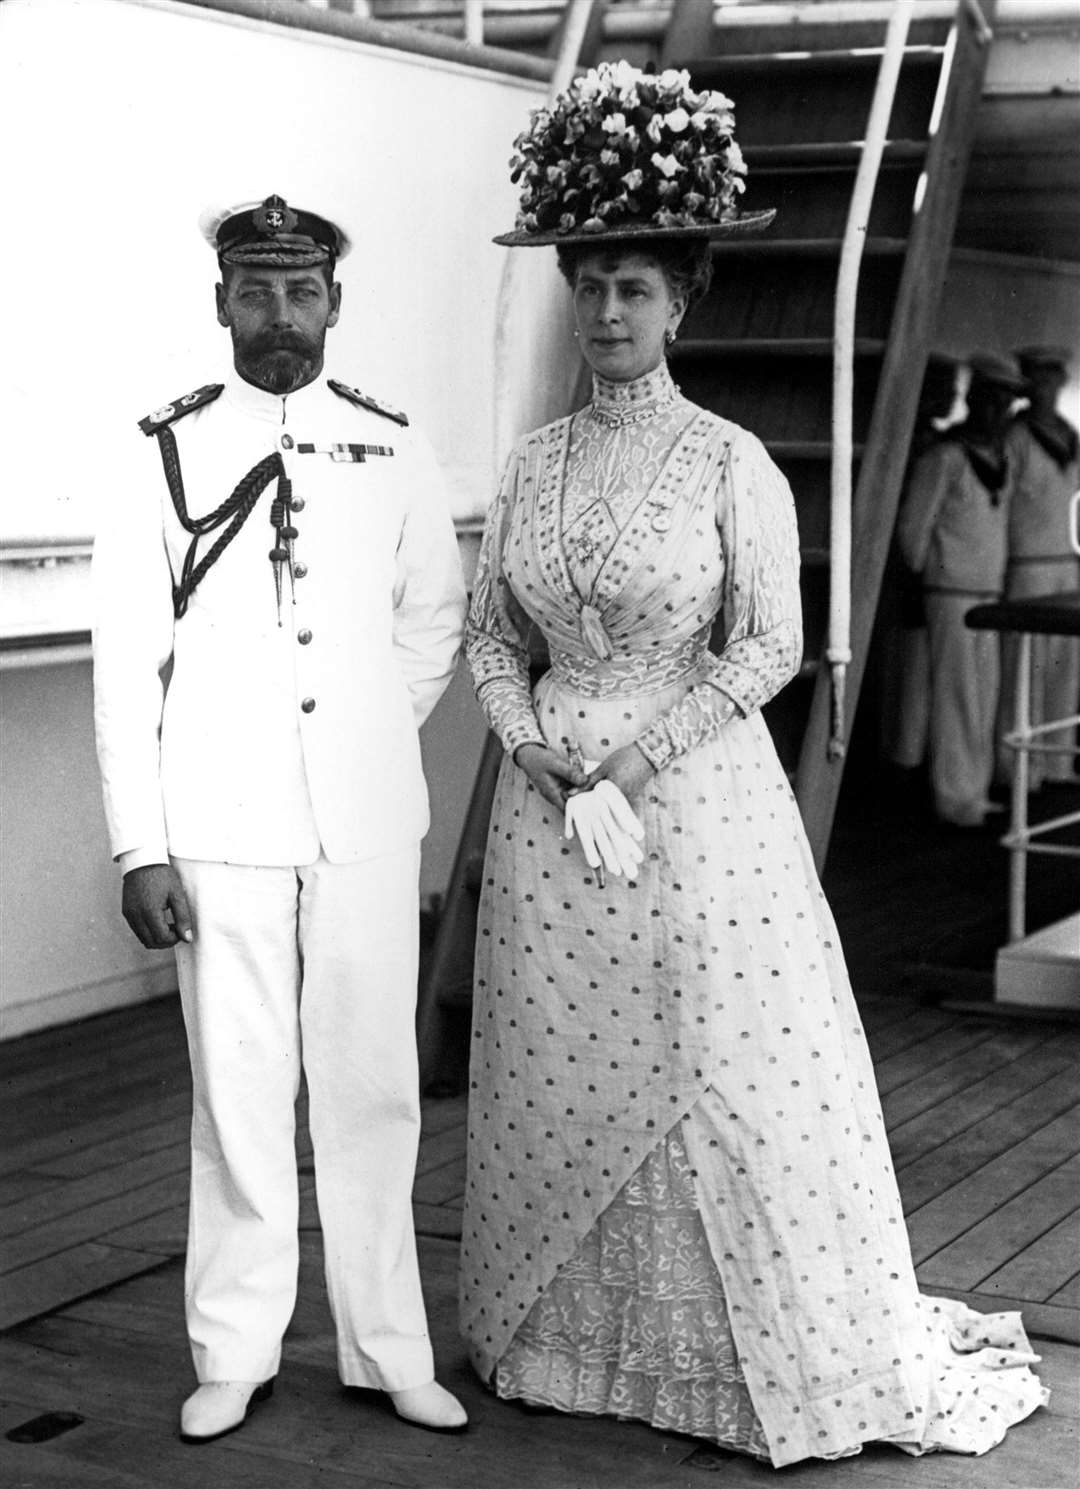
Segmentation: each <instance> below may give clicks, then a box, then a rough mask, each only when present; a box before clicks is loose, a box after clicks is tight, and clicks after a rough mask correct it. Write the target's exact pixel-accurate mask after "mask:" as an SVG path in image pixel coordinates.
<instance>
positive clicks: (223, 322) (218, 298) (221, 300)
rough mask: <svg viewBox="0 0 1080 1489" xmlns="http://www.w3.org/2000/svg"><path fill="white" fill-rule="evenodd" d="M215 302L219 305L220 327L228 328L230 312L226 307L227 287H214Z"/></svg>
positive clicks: (216, 285)
mask: <svg viewBox="0 0 1080 1489" xmlns="http://www.w3.org/2000/svg"><path fill="white" fill-rule="evenodd" d="M214 300H215V302H216V304H217V318H218V325H219V326H227V325H228V324H229V312H228V310H227V308H226V305H225V286H224V285H223V284H215V285H214Z"/></svg>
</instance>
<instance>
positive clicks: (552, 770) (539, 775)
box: [514, 744, 644, 812]
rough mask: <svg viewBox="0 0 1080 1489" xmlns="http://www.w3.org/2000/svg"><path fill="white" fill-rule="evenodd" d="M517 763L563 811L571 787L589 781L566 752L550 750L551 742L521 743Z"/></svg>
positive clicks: (515, 759) (551, 801) (543, 794)
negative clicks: (549, 744) (561, 753)
mask: <svg viewBox="0 0 1080 1489" xmlns="http://www.w3.org/2000/svg"><path fill="white" fill-rule="evenodd" d="M642 758H644V756H643V757H642ZM514 764H515V765H516V766H517V767H518V768H519V769H520V770H523V771H524V772H525V774H526V775H527V776H528V777H529V780H530V781H532V783H533V785H534V786H535V787H536V789H537V791H539V793H540V795H541V796H542V797H543V798H544V800H545V801H549V802H550V803H551V805H552V806H553V807H557V808H558V810H559V811H560V812H561V811H563V810H564V809H565V807H566V798H567V797H568V796H569V794H570V792H571V790H572V789H573V788H574V787H575V786H584V784H585V772H584V771H583V770H580V769H579V768H578V767H577V766H576V765H571V764H570V761H569V760H568V759H567V758H566V756H565V755H560V754H559V753H558V752H557V751H556V750H549V749H548V747H547V745H540V744H523V745H518V747H517V749H516V750H515V751H514Z"/></svg>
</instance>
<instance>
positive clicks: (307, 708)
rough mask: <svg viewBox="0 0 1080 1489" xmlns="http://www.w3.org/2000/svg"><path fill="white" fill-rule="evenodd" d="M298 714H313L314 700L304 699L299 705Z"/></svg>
mask: <svg viewBox="0 0 1080 1489" xmlns="http://www.w3.org/2000/svg"><path fill="white" fill-rule="evenodd" d="M300 712H301V713H314V712H315V699H314V698H305V699H304V701H303V702H302V703H301V705H300Z"/></svg>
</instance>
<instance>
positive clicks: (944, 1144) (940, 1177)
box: [890, 1070, 1080, 1213]
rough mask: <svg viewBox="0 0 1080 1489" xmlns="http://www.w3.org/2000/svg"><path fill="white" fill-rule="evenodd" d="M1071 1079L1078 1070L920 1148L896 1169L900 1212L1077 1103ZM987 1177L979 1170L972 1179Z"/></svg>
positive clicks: (945, 1187)
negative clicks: (901, 1203) (951, 1135)
mask: <svg viewBox="0 0 1080 1489" xmlns="http://www.w3.org/2000/svg"><path fill="white" fill-rule="evenodd" d="M1077 1085H1078V1073H1077V1072H1075V1071H1073V1070H1068V1071H1064V1072H1062V1073H1061V1074H1059V1075H1058V1076H1056V1077H1053V1078H1051V1080H1049V1081H1048V1082H1046V1084H1045V1085H1043V1086H1040V1087H1039V1092H1038V1100H1037V1101H1036V1100H1032V1099H1031V1097H1030V1095H1029V1094H1024V1095H1023V1096H1018V1097H1016V1098H1015V1099H1014V1100H1013V1101H1011V1102H1009V1103H1008V1104H1007V1105H1006V1106H1002V1107H998V1109H997V1110H996V1111H994V1112H992V1113H991V1114H990V1115H989V1116H988V1117H984V1118H983V1119H982V1121H980V1122H975V1123H973V1124H972V1125H971V1126H970V1127H966V1128H963V1129H962V1130H961V1132H960V1133H959V1134H957V1136H958V1137H959V1138H960V1141H950V1140H948V1138H947V1137H943V1138H942V1139H941V1141H940V1142H938V1143H936V1145H935V1146H934V1147H931V1148H924V1150H923V1151H922V1152H921V1153H920V1154H919V1156H918V1157H917V1158H913V1159H911V1160H910V1161H909V1162H908V1163H907V1164H905V1165H904V1166H903V1167H901V1168H900V1169H899V1170H898V1173H897V1180H898V1182H899V1185H900V1193H901V1195H902V1197H903V1201H904V1209H905V1212H906V1213H910V1212H912V1211H914V1210H917V1209H919V1208H920V1207H921V1206H923V1205H925V1204H928V1203H929V1202H930V1201H931V1200H932V1199H935V1198H936V1197H937V1196H938V1195H939V1194H944V1193H945V1192H946V1191H947V1190H950V1189H952V1188H953V1186H954V1185H956V1184H959V1183H960V1182H961V1181H962V1180H964V1179H967V1178H969V1177H970V1176H971V1175H974V1174H977V1173H979V1171H980V1170H982V1169H984V1168H985V1167H986V1166H987V1165H988V1164H990V1163H992V1162H993V1161H994V1160H995V1159H996V1158H998V1157H1000V1156H1001V1155H1002V1154H1003V1153H1007V1152H1009V1151H1010V1150H1011V1149H1012V1148H1015V1147H1016V1146H1017V1145H1018V1144H1019V1143H1021V1142H1024V1141H1025V1140H1026V1139H1027V1138H1029V1137H1033V1136H1034V1135H1035V1134H1036V1133H1038V1132H1041V1131H1042V1130H1043V1128H1045V1127H1048V1126H1049V1125H1050V1123H1051V1122H1054V1121H1057V1120H1058V1119H1059V1118H1062V1117H1065V1116H1066V1115H1067V1114H1068V1113H1069V1112H1070V1111H1072V1110H1073V1109H1074V1108H1075V1107H1076V1105H1077V1096H1078V1094H1080V1093H1078V1090H1077ZM890 1137H891V1133H890ZM990 1177H991V1176H990V1175H984V1176H983V1180H977V1181H976V1183H977V1185H981V1183H982V1182H983V1181H984V1180H985V1179H987V1178H990Z"/></svg>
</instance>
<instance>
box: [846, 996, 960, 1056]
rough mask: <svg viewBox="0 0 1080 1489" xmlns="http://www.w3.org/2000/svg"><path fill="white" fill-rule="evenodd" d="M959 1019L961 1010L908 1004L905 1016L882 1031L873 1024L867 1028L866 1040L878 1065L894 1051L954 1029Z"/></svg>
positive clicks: (896, 1051)
mask: <svg viewBox="0 0 1080 1489" xmlns="http://www.w3.org/2000/svg"><path fill="white" fill-rule="evenodd" d="M960 1022H961V1020H960V1016H959V1014H955V1013H942V1012H941V1010H940V1009H938V1008H920V1007H914V1008H913V1007H912V1006H911V1004H908V1014H907V1017H906V1018H902V1019H897V1020H896V1021H895V1022H893V1023H890V1024H889V1025H887V1026H886V1027H885V1028H884V1029H882V1030H881V1031H878V1030H875V1029H874V1028H872V1027H871V1028H868V1029H866V1042H867V1044H868V1045H869V1046H870V1054H871V1056H872V1057H873V1061H874V1066H875V1068H876V1067H877V1066H879V1065H881V1064H884V1062H885V1061H886V1060H888V1059H890V1058H891V1057H892V1056H893V1055H897V1054H901V1053H902V1052H903V1051H904V1050H906V1049H911V1048H913V1047H914V1046H916V1045H921V1044H923V1043H924V1042H925V1041H926V1040H928V1039H930V1038H932V1037H933V1036H934V1035H936V1034H939V1033H940V1032H941V1031H942V1030H945V1029H954V1028H955V1027H956V1026H957V1025H958V1024H959V1023H960Z"/></svg>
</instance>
